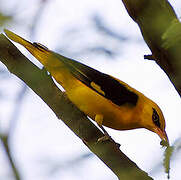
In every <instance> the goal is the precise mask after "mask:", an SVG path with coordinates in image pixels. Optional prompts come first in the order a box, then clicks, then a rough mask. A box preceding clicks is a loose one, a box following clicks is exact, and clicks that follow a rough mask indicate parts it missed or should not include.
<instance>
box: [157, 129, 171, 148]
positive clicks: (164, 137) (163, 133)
mask: <svg viewBox="0 0 181 180" xmlns="http://www.w3.org/2000/svg"><path fill="white" fill-rule="evenodd" d="M154 130H155V133H157V134H158V136H159V137H160V138H161V140H162V141H161V142H164V143H162V144H165V145H167V146H169V140H168V136H167V133H166V131H165V130H161V129H160V128H155V129H154Z"/></svg>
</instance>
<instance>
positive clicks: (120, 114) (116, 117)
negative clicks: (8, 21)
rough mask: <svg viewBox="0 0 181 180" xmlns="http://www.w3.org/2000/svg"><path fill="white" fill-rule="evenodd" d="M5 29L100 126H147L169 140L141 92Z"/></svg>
mask: <svg viewBox="0 0 181 180" xmlns="http://www.w3.org/2000/svg"><path fill="white" fill-rule="evenodd" d="M4 31H5V33H6V35H7V36H8V37H9V38H10V39H12V40H13V41H15V42H17V43H19V44H21V45H23V46H24V47H25V48H26V49H27V50H28V51H29V52H30V53H31V54H32V55H33V56H34V57H35V58H36V59H38V60H39V61H40V62H41V63H42V64H43V65H44V67H45V68H46V69H47V71H49V72H50V74H51V75H52V76H53V77H54V79H55V80H56V81H57V82H58V83H59V84H60V85H62V86H63V88H64V89H65V91H66V94H67V96H68V98H69V99H70V100H71V101H72V102H73V103H74V104H75V105H76V106H77V107H78V108H79V109H80V110H81V111H83V112H84V113H85V114H86V115H88V116H89V117H90V118H91V119H93V120H95V121H96V122H97V123H98V125H99V126H100V127H102V125H104V126H107V127H110V128H113V129H117V130H129V129H135V128H146V129H148V130H150V131H153V132H155V133H157V134H158V135H159V136H160V138H161V139H162V140H164V141H166V142H167V143H168V138H167V135H166V132H165V119H164V116H163V114H162V111H161V109H160V108H159V107H158V105H157V104H156V103H154V102H153V101H152V100H150V99H149V98H147V97H146V96H144V95H143V94H142V93H140V92H138V91H137V90H135V89H134V88H132V87H130V86H129V85H128V84H126V83H124V82H123V81H120V80H118V79H116V78H114V77H112V76H109V75H107V74H104V73H101V72H99V71H97V70H95V69H93V68H90V67H88V66H86V65H84V64H82V63H79V62H77V61H75V60H72V59H69V58H67V57H64V56H61V55H59V54H57V53H55V52H53V51H50V50H48V49H47V48H46V47H44V46H42V45H41V44H39V43H31V42H29V41H26V40H25V39H23V38H21V37H20V36H18V35H16V34H14V33H12V32H11V31H9V30H4Z"/></svg>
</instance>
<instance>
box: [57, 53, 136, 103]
mask: <svg viewBox="0 0 181 180" xmlns="http://www.w3.org/2000/svg"><path fill="white" fill-rule="evenodd" d="M59 58H60V59H61V60H63V62H64V63H65V64H66V65H67V66H68V68H69V69H70V70H71V72H72V73H73V75H74V76H75V77H76V78H77V79H79V80H80V81H81V82H82V83H84V84H86V85H87V86H88V87H90V88H91V89H93V90H94V91H96V92H97V93H99V94H100V95H102V96H104V97H105V98H107V99H109V100H111V101H112V102H113V103H115V104H116V105H118V106H121V105H123V104H126V103H128V104H131V105H133V106H135V105H136V103H137V101H138V95H137V94H135V93H134V92H132V91H130V90H129V89H128V88H127V87H126V86H124V85H123V84H120V82H119V81H117V80H116V79H114V78H112V77H111V76H109V75H107V74H104V73H102V72H100V71H97V70H95V69H93V68H91V67H89V66H86V65H84V64H82V63H80V62H77V61H75V60H72V59H69V58H66V57H63V56H61V55H60V56H59ZM99 88H100V89H99Z"/></svg>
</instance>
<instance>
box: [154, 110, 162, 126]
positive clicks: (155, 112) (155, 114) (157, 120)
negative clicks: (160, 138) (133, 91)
mask: <svg viewBox="0 0 181 180" xmlns="http://www.w3.org/2000/svg"><path fill="white" fill-rule="evenodd" d="M152 109H153V114H152V120H153V123H154V124H155V125H156V126H158V127H159V128H160V118H159V115H158V113H157V111H156V110H155V109H154V108H152Z"/></svg>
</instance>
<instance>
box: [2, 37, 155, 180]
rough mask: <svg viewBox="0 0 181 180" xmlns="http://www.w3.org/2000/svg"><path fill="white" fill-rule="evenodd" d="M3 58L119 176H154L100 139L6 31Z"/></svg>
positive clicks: (12, 70)
mask: <svg viewBox="0 0 181 180" xmlns="http://www.w3.org/2000/svg"><path fill="white" fill-rule="evenodd" d="M0 59H1V61H2V63H3V64H4V65H5V66H6V67H7V68H8V70H9V71H10V72H11V73H13V74H14V75H16V76H17V77H19V78H20V79H22V80H23V81H24V82H25V83H26V84H27V85H28V86H29V87H30V88H31V89H32V90H33V91H34V92H35V93H36V94H37V95H38V96H40V97H41V99H42V100H43V101H44V102H45V103H46V104H47V105H48V106H49V107H50V108H51V109H52V110H53V112H54V113H55V114H56V116H57V117H58V118H59V119H61V120H62V121H63V122H64V123H65V124H66V125H67V126H68V127H69V128H70V129H71V130H72V131H73V132H74V133H75V134H76V135H77V136H78V137H79V138H80V139H82V140H83V142H84V143H85V145H86V146H87V147H88V148H89V149H90V150H91V151H92V152H93V153H94V154H96V155H97V156H98V157H99V159H101V160H102V161H103V162H104V163H105V164H106V165H107V166H108V167H109V168H110V169H111V170H112V171H113V172H114V173H115V174H116V176H117V177H118V178H119V179H125V180H126V179H133V178H134V179H135V180H136V179H144V180H150V179H152V178H150V177H149V176H148V175H147V174H146V173H145V172H144V171H142V170H141V169H139V168H138V166H137V165H136V164H135V163H134V162H132V161H131V160H130V159H129V158H128V157H127V156H126V155H125V154H123V153H122V152H121V151H120V150H119V149H118V148H117V146H116V144H115V143H113V142H111V141H103V142H97V140H98V139H99V138H100V137H102V136H103V133H102V132H101V131H100V130H99V129H98V128H97V127H96V126H95V125H94V124H93V123H92V122H91V121H89V120H88V119H87V117H86V116H85V115H84V114H83V113H82V112H80V111H79V110H78V109H77V108H76V107H75V106H74V105H73V104H72V103H71V102H70V101H69V100H68V98H66V96H64V93H62V92H61V91H60V89H58V88H57V86H56V85H55V84H54V82H53V80H52V79H51V77H50V76H49V75H47V73H46V72H45V71H44V70H40V69H39V68H38V67H36V66H35V65H34V64H32V63H31V62H30V61H29V60H28V59H27V58H26V57H25V56H24V55H22V54H21V52H20V51H19V50H18V49H17V48H16V47H15V46H14V45H13V44H12V43H11V42H10V41H9V40H8V39H7V38H6V37H5V36H4V35H3V34H0ZM70 112H71V113H70Z"/></svg>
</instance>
